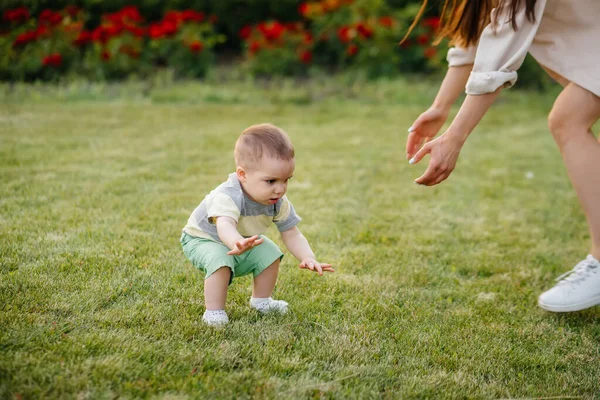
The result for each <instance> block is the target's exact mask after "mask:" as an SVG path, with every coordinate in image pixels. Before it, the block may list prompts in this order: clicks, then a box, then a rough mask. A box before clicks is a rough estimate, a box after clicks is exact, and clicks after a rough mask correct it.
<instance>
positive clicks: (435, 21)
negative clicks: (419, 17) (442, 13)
mask: <svg viewBox="0 0 600 400" xmlns="http://www.w3.org/2000/svg"><path fill="white" fill-rule="evenodd" d="M423 26H426V27H428V28H431V29H433V30H436V29H437V28H438V27H439V26H440V17H429V18H426V19H424V20H423Z"/></svg>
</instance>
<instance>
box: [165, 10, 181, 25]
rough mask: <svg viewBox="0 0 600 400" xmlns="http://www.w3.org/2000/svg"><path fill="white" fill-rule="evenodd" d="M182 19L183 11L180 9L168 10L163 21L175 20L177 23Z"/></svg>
mask: <svg viewBox="0 0 600 400" xmlns="http://www.w3.org/2000/svg"><path fill="white" fill-rule="evenodd" d="M180 20H181V13H180V12H179V11H175V10H171V11H167V13H166V14H165V16H164V17H163V22H164V21H173V22H175V23H177V22H179V21H180Z"/></svg>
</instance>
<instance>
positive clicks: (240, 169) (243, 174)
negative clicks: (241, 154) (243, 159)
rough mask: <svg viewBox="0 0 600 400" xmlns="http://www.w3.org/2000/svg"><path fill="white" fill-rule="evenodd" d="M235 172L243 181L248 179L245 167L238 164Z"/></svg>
mask: <svg viewBox="0 0 600 400" xmlns="http://www.w3.org/2000/svg"><path fill="white" fill-rule="evenodd" d="M235 173H236V175H237V177H238V179H239V180H240V181H241V182H245V181H246V170H245V169H244V167H242V166H240V165H238V166H237V168H236V169H235Z"/></svg>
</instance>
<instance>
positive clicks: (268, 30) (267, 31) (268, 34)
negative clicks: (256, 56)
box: [258, 21, 285, 41]
mask: <svg viewBox="0 0 600 400" xmlns="http://www.w3.org/2000/svg"><path fill="white" fill-rule="evenodd" d="M258 30H259V31H260V32H261V33H262V34H263V36H264V37H265V39H267V40H268V41H274V40H277V39H279V38H280V37H281V34H282V33H283V31H284V30H285V27H284V26H283V25H282V24H280V23H279V22H277V21H272V22H270V23H264V22H261V23H260V24H258Z"/></svg>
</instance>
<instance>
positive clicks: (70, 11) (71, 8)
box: [65, 6, 80, 17]
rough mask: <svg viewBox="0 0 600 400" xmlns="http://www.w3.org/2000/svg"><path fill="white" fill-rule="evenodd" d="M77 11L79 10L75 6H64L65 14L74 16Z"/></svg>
mask: <svg viewBox="0 0 600 400" xmlns="http://www.w3.org/2000/svg"><path fill="white" fill-rule="evenodd" d="M79 11H80V9H79V8H78V7H77V6H66V7H65V12H66V13H67V14H69V15H70V16H71V17H74V16H76V15H77V13H78V12H79Z"/></svg>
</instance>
